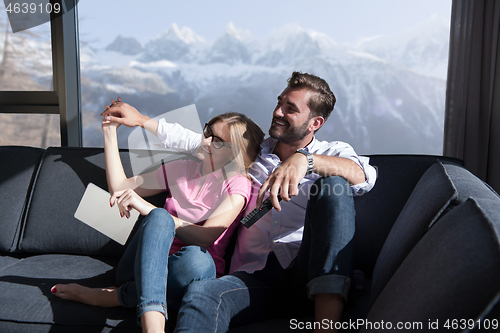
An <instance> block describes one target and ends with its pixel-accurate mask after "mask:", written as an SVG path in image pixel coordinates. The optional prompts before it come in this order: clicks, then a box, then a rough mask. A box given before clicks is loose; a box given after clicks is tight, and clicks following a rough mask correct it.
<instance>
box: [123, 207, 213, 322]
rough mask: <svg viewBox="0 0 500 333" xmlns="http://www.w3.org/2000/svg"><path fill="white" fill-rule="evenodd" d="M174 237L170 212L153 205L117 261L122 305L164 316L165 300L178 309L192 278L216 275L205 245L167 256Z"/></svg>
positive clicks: (138, 314) (140, 314) (138, 313)
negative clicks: (155, 312)
mask: <svg viewBox="0 0 500 333" xmlns="http://www.w3.org/2000/svg"><path fill="white" fill-rule="evenodd" d="M174 237H175V223H174V219H173V218H172V216H171V215H170V214H169V213H168V212H167V211H166V210H165V209H163V208H156V209H153V210H152V211H151V212H150V213H149V214H148V215H147V216H146V217H145V218H144V220H143V222H142V225H141V226H140V228H139V230H138V231H137V232H136V234H135V235H134V237H133V238H132V240H131V242H130V244H129V246H128V247H127V249H126V250H125V253H124V254H123V257H122V258H121V260H120V262H119V264H118V267H117V272H116V282H117V284H118V285H119V286H120V287H119V288H118V300H119V301H120V304H121V305H122V306H124V307H128V308H134V307H136V308H137V317H138V318H140V316H142V315H143V314H144V313H145V312H148V311H158V312H161V313H162V314H164V315H165V317H166V318H167V304H168V306H169V307H171V308H174V309H178V308H179V306H180V303H181V300H182V297H183V295H184V291H185V289H186V287H187V286H188V285H189V284H190V283H191V282H192V281H197V280H204V279H212V278H215V264H214V261H213V259H212V257H211V256H210V254H209V253H208V252H207V251H206V250H205V249H202V248H200V247H198V246H187V247H184V248H182V249H181V250H180V251H179V252H177V253H176V254H174V255H172V256H169V251H170V247H171V245H172V241H173V240H174Z"/></svg>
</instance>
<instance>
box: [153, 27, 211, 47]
mask: <svg viewBox="0 0 500 333" xmlns="http://www.w3.org/2000/svg"><path fill="white" fill-rule="evenodd" d="M159 38H160V39H167V40H180V41H182V42H184V43H185V44H197V43H203V42H205V40H204V39H203V38H202V37H201V36H198V35H197V34H196V33H195V32H194V31H193V30H191V29H190V28H188V27H182V28H179V26H178V25H177V24H176V23H172V25H171V26H170V27H169V28H168V29H167V30H165V31H164V32H163V34H162V35H161V36H160V37H159Z"/></svg>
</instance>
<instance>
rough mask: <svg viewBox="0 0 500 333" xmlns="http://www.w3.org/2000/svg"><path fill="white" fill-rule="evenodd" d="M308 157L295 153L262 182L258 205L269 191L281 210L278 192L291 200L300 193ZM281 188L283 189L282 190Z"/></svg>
mask: <svg viewBox="0 0 500 333" xmlns="http://www.w3.org/2000/svg"><path fill="white" fill-rule="evenodd" d="M307 167H308V165H307V157H306V156H305V155H304V154H293V155H292V156H290V157H289V158H288V159H287V160H286V161H284V162H283V163H282V164H281V165H280V166H279V167H277V168H276V169H275V170H274V171H273V173H272V174H271V175H270V176H269V177H268V178H267V180H266V181H265V182H264V183H263V184H262V186H261V187H260V190H259V194H258V196H257V207H260V206H261V205H262V201H263V200H264V195H265V193H266V192H267V190H268V189H270V191H269V196H270V197H271V203H272V204H273V207H274V208H275V209H276V210H277V211H278V212H279V211H281V206H280V204H279V200H278V193H280V196H281V198H282V199H283V200H285V201H290V200H291V199H292V197H293V196H296V195H297V194H299V183H300V181H301V180H302V178H304V176H305V174H306V172H307ZM280 189H281V191H280Z"/></svg>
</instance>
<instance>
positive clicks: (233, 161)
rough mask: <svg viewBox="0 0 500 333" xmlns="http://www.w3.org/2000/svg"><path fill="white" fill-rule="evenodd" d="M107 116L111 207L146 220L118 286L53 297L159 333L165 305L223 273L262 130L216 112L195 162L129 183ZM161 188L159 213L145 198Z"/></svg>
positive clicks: (70, 289) (57, 291)
mask: <svg viewBox="0 0 500 333" xmlns="http://www.w3.org/2000/svg"><path fill="white" fill-rule="evenodd" d="M120 102H121V101H120ZM108 119H110V118H107V117H104V120H103V123H102V128H103V132H104V151H105V161H106V176H107V181H108V187H109V190H110V192H111V193H112V195H111V198H110V204H111V206H113V205H115V204H116V205H118V208H119V211H120V214H121V216H122V217H127V218H128V217H129V216H130V210H131V209H135V210H137V211H138V212H139V213H140V214H141V215H144V216H145V218H144V220H143V222H142V224H141V227H140V228H139V230H138V232H137V233H136V234H135V235H134V237H133V239H132V240H131V242H130V244H129V246H128V247H127V249H126V251H125V253H124V255H123V257H122V258H121V260H120V262H119V264H118V267H117V279H116V280H117V281H116V282H117V285H119V287H118V288H116V287H110V288H88V287H84V286H81V285H78V284H66V285H63V284H57V285H55V286H54V287H53V288H52V293H53V294H54V295H56V296H58V297H60V298H64V299H70V300H74V301H79V302H82V303H86V304H91V305H96V306H104V307H110V306H120V305H121V306H124V307H135V308H136V309H137V316H138V319H139V321H140V323H141V325H142V328H143V331H144V332H146V331H148V332H152V331H161V332H163V331H164V329H165V326H164V325H165V318H166V316H167V305H168V306H169V307H173V308H176V307H178V306H179V305H180V302H181V300H182V296H183V294H184V290H185V288H186V287H187V286H188V285H189V283H190V282H192V281H194V280H202V279H211V278H215V277H216V276H220V275H222V274H223V272H224V267H225V266H224V265H225V263H224V260H223V256H224V253H225V248H226V246H227V243H228V240H229V237H230V236H231V234H232V232H233V231H234V229H235V228H236V226H237V225H238V221H239V220H240V219H241V214H242V212H243V210H244V209H245V207H246V205H247V203H248V202H249V200H250V194H251V181H250V178H249V176H248V168H249V167H250V166H251V164H252V163H253V161H254V160H255V158H256V157H257V154H258V152H259V151H260V143H261V141H262V139H263V138H264V133H263V132H262V130H261V129H260V128H259V127H258V126H257V125H256V124H255V123H254V122H253V121H252V120H250V119H249V118H248V117H247V116H245V115H242V114H238V113H226V114H222V115H219V116H216V117H214V118H213V119H212V120H210V121H209V122H208V123H207V124H205V127H204V129H203V134H202V143H201V146H200V150H199V152H198V154H197V156H198V157H199V158H200V160H201V161H193V160H187V161H186V160H178V161H173V162H170V163H167V164H165V165H163V166H162V167H160V168H159V169H158V170H157V171H156V172H152V173H148V174H144V175H140V176H135V177H132V178H127V177H126V176H125V173H124V170H123V166H122V163H121V160H120V156H119V152H118V143H117V135H116V129H117V128H118V126H119V124H118V123H116V122H112V121H110V120H108ZM164 190H166V191H168V192H169V194H168V197H167V199H166V202H165V206H164V208H156V207H154V206H153V205H152V204H150V203H149V202H147V201H146V200H144V199H143V197H147V196H151V195H154V194H157V193H159V192H161V191H164Z"/></svg>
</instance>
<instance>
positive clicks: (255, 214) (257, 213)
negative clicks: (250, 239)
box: [241, 195, 281, 229]
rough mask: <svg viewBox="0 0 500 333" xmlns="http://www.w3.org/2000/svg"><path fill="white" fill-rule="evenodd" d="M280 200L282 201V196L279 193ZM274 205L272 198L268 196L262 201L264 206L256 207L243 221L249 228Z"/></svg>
mask: <svg viewBox="0 0 500 333" xmlns="http://www.w3.org/2000/svg"><path fill="white" fill-rule="evenodd" d="M278 201H281V196H279V195H278ZM271 208H273V205H272V204H271V198H267V199H266V200H264V201H263V202H262V206H260V208H255V209H254V210H252V211H251V212H250V213H248V215H247V216H245V217H244V218H242V219H241V223H243V225H244V226H245V227H246V228H247V229H248V228H250V227H251V226H252V225H253V224H254V223H255V222H257V221H258V220H259V219H260V218H261V217H262V216H264V214H266V213H267V212H268V211H269V210H270V209H271Z"/></svg>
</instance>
